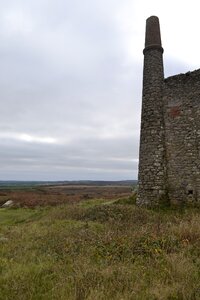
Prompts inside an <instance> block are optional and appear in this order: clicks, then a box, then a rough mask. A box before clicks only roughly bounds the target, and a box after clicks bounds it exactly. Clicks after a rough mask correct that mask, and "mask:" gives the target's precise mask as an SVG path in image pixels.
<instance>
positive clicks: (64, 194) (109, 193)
mask: <svg viewBox="0 0 200 300" xmlns="http://www.w3.org/2000/svg"><path fill="white" fill-rule="evenodd" d="M132 190H133V186H127V185H125V186H122V185H119V186H114V185H105V186H101V185H100V186H95V185H92V186H87V185H46V186H29V187H26V188H23V187H19V186H18V188H17V189H15V187H14V188H13V187H9V188H6V189H4V188H1V189H0V205H2V204H3V203H5V201H6V200H13V201H14V203H15V206H17V207H19V206H20V207H36V206H48V205H51V206H52V205H53V206H55V205H58V204H64V203H74V204H77V203H79V202H80V201H84V200H88V199H118V198H123V197H128V196H130V195H131V193H132Z"/></svg>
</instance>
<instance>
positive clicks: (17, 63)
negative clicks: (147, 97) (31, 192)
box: [0, 0, 200, 180]
mask: <svg viewBox="0 0 200 300" xmlns="http://www.w3.org/2000/svg"><path fill="white" fill-rule="evenodd" d="M150 15H157V16H158V17H159V18H160V23H161V33H162V41H163V47H164V49H165V53H164V54H165V55H164V60H165V76H169V75H173V74H176V73H184V72H187V71H189V70H193V69H195V68H199V67H200V55H199V53H200V42H199V28H200V18H199V4H198V1H193V0H191V1H189V2H188V1H172V0H168V1H165V2H164V1H159V0H154V1H148V0H146V1H144V0H137V1H134V0H123V1H122V0H34V1H33V0H4V1H3V0H0V101H1V106H0V180H74V179H77V180H78V179H93V180H95V179H102V180H118V179H136V178H137V165H138V147H139V128H140V110H141V86H142V68H143V54H142V50H143V45H144V32H145V20H146V18H147V17H149V16H150ZM195 38H196V40H195Z"/></svg>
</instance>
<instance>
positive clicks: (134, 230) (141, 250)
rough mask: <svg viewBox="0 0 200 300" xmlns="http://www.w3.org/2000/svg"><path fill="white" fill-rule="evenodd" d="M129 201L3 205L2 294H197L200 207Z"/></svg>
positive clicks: (109, 296) (188, 296)
mask: <svg viewBox="0 0 200 300" xmlns="http://www.w3.org/2000/svg"><path fill="white" fill-rule="evenodd" d="M131 202H132V199H131V198H130V199H125V200H124V201H122V200H120V201H119V202H117V201H113V200H106V201H105V200H88V201H84V202H79V203H78V204H65V205H62V206H57V207H48V208H35V209H28V208H27V209H23V208H18V209H1V210H0V299H2V300H6V299H12V300H13V299H15V300H18V299H20V300H25V299H27V300H30V299H35V300H39V299H48V300H49V299H59V300H60V299H61V300H62V299H63V300H64V299H65V300H66V299H69V300H71V299H76V300H84V299H89V300H94V299H102V300H104V299H116V300H117V299H121V300H122V299H136V300H137V299H139V300H141V299H148V300H151V299H159V300H160V299H171V300H172V299H200V225H199V224H200V212H199V210H198V209H195V208H188V209H187V210H183V209H182V210H181V211H180V210H170V209H168V210H160V211H155V210H147V209H144V208H138V207H136V206H135V205H134V204H131Z"/></svg>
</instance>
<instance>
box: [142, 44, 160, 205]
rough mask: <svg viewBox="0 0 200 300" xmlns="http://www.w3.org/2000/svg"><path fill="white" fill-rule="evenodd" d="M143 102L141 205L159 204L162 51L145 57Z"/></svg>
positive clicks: (147, 52) (146, 54)
mask: <svg viewBox="0 0 200 300" xmlns="http://www.w3.org/2000/svg"><path fill="white" fill-rule="evenodd" d="M143 76H144V77H143V100H142V103H143V105H142V121H141V136H140V159H139V180H138V181H139V190H138V199H137V203H138V204H139V205H156V204H158V202H159V199H160V198H161V197H162V196H163V194H164V193H165V184H166V177H165V160H164V157H165V153H164V152H165V149H164V119H163V99H162V88H163V80H164V75H163V59H162V49H161V47H160V49H148V50H147V51H146V52H145V56H144V72H143Z"/></svg>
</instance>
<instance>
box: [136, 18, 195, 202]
mask: <svg viewBox="0 0 200 300" xmlns="http://www.w3.org/2000/svg"><path fill="white" fill-rule="evenodd" d="M146 25H147V27H146V39H145V49H144V71H143V97H142V120H141V136H140V159H139V188H138V198H137V203H138V204H139V205H158V204H159V203H162V202H164V201H170V202H171V203H175V204H179V203H185V202H198V201H199V202H200V70H197V71H194V72H188V73H186V74H180V75H176V76H172V77H169V78H167V79H164V75H163V59H162V53H163V49H162V45H161V38H160V29H159V20H158V18H157V17H155V16H153V17H150V18H149V19H147V23H146Z"/></svg>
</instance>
